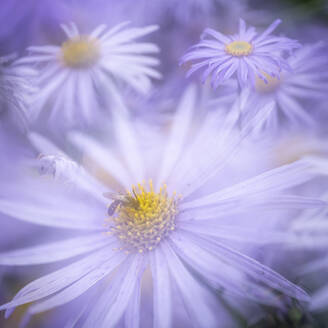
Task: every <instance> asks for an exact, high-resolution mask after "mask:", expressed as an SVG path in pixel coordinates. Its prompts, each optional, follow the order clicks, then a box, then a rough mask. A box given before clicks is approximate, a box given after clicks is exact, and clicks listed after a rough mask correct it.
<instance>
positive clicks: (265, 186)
mask: <svg viewBox="0 0 328 328" xmlns="http://www.w3.org/2000/svg"><path fill="white" fill-rule="evenodd" d="M314 175H315V170H314V164H313V163H312V161H308V160H305V159H302V160H299V161H296V162H294V163H291V164H288V165H284V166H281V167H278V168H275V169H272V170H270V171H267V172H264V173H262V174H260V175H258V176H256V177H254V178H250V179H248V180H246V181H243V182H241V183H238V184H236V185H233V186H231V187H227V188H224V189H222V190H220V191H218V192H216V193H213V194H210V195H208V196H205V197H202V198H198V199H196V200H194V201H191V202H189V203H184V204H183V205H182V207H181V208H182V209H187V208H192V207H198V206H207V205H212V204H217V203H219V202H221V201H225V200H228V199H233V198H239V197H245V196H247V197H249V196H257V195H260V196H262V195H263V194H264V193H274V192H278V191H281V190H285V189H288V188H291V187H294V186H297V185H299V184H302V183H304V182H306V181H308V180H310V179H311V178H313V177H314Z"/></svg>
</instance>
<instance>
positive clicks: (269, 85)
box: [255, 72, 280, 93]
mask: <svg viewBox="0 0 328 328" xmlns="http://www.w3.org/2000/svg"><path fill="white" fill-rule="evenodd" d="M262 74H263V75H264V76H265V78H266V81H264V80H263V79H261V78H259V77H258V76H256V79H255V89H256V91H257V92H260V93H271V92H274V91H275V90H277V88H278V87H279V85H280V79H279V78H278V77H275V76H271V75H269V74H267V73H265V72H262Z"/></svg>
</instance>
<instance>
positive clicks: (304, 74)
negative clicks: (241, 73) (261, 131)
mask: <svg viewBox="0 0 328 328" xmlns="http://www.w3.org/2000/svg"><path fill="white" fill-rule="evenodd" d="M325 48H326V47H324V45H323V44H322V43H318V44H312V45H306V46H304V47H302V48H301V49H299V50H297V51H296V52H295V54H294V56H291V57H289V58H288V64H289V66H290V67H291V68H292V71H288V72H282V73H281V74H279V75H278V76H275V77H272V76H270V75H268V74H265V76H266V82H265V81H263V80H262V79H260V78H259V77H257V78H256V82H255V92H254V94H253V99H251V100H250V102H251V104H250V106H253V104H254V103H259V102H262V103H263V104H265V103H267V102H268V101H273V102H274V103H275V111H274V113H273V115H272V117H271V118H270V120H269V121H270V124H271V125H272V126H273V127H275V128H277V127H278V122H279V123H281V121H283V120H286V119H287V120H288V121H289V123H295V122H299V123H303V124H304V123H305V124H310V125H312V126H313V125H314V124H315V116H314V115H313V114H315V111H316V107H318V104H319V102H320V100H322V99H323V98H324V97H325V96H326V94H327V91H328V87H327V83H328V73H327V72H326V71H325V70H323V67H325V66H326V65H327V63H328V61H327V56H326V52H325Z"/></svg>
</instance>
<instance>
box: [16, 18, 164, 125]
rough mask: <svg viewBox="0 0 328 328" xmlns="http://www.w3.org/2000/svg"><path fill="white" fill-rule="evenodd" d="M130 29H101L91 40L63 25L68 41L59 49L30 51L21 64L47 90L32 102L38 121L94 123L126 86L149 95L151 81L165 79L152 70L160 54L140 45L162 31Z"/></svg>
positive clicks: (148, 45) (121, 26) (151, 46)
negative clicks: (34, 69)
mask: <svg viewBox="0 0 328 328" xmlns="http://www.w3.org/2000/svg"><path fill="white" fill-rule="evenodd" d="M127 25H128V23H122V24H119V25H116V26H115V27H113V28H111V29H108V28H107V27H106V25H99V26H98V27H97V28H96V29H94V30H93V31H92V32H91V33H90V34H89V35H83V34H80V33H79V31H78V29H77V27H76V25H75V24H73V23H72V24H70V25H62V28H63V30H64V31H65V33H66V36H67V38H68V39H67V40H66V41H65V42H63V44H62V45H61V46H60V47H59V46H52V45H48V46H39V47H30V48H28V50H29V52H30V55H29V56H27V57H25V58H22V59H20V64H21V65H22V64H24V65H25V66H26V67H30V65H34V66H36V67H37V68H38V70H39V73H40V76H39V79H38V84H39V85H40V86H42V89H41V90H40V93H39V94H38V97H37V99H36V101H35V102H34V103H33V107H32V108H33V118H34V119H35V118H37V117H38V116H39V115H40V113H41V112H42V111H43V112H45V113H44V115H46V118H47V119H49V120H51V121H55V122H57V123H59V124H60V125H61V126H68V127H69V126H74V125H75V126H78V125H81V124H87V123H90V122H93V121H94V120H95V119H96V118H97V113H98V114H99V111H100V110H101V109H104V108H106V107H107V104H108V99H109V98H111V97H113V96H115V95H113V94H117V93H120V89H121V88H122V87H123V86H125V85H128V86H129V87H131V88H133V89H134V90H135V91H137V92H140V93H143V94H146V93H147V92H148V91H149V90H150V88H151V79H152V78H157V79H158V78H160V77H161V75H160V73H158V72H157V71H156V70H155V69H154V68H153V66H156V65H158V64H159V61H158V60H157V59H156V58H154V57H153V56H152V55H151V54H153V53H156V52H158V51H159V49H158V47H157V46H156V45H155V44H153V43H146V42H135V40H136V39H138V38H140V37H143V36H145V35H147V34H149V33H151V32H153V31H155V30H157V28H158V27H157V26H148V27H142V28H132V27H127Z"/></svg>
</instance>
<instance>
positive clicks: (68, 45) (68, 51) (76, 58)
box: [61, 36, 100, 68]
mask: <svg viewBox="0 0 328 328" xmlns="http://www.w3.org/2000/svg"><path fill="white" fill-rule="evenodd" d="M61 56H62V60H63V62H64V64H65V65H66V66H69V67H72V68H85V67H90V66H92V65H93V64H94V63H95V62H96V61H97V60H98V58H99V56H100V51H99V44H98V42H97V40H96V39H91V38H89V37H86V36H79V37H77V38H74V39H70V40H68V41H66V42H64V43H63V44H62V47H61Z"/></svg>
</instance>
